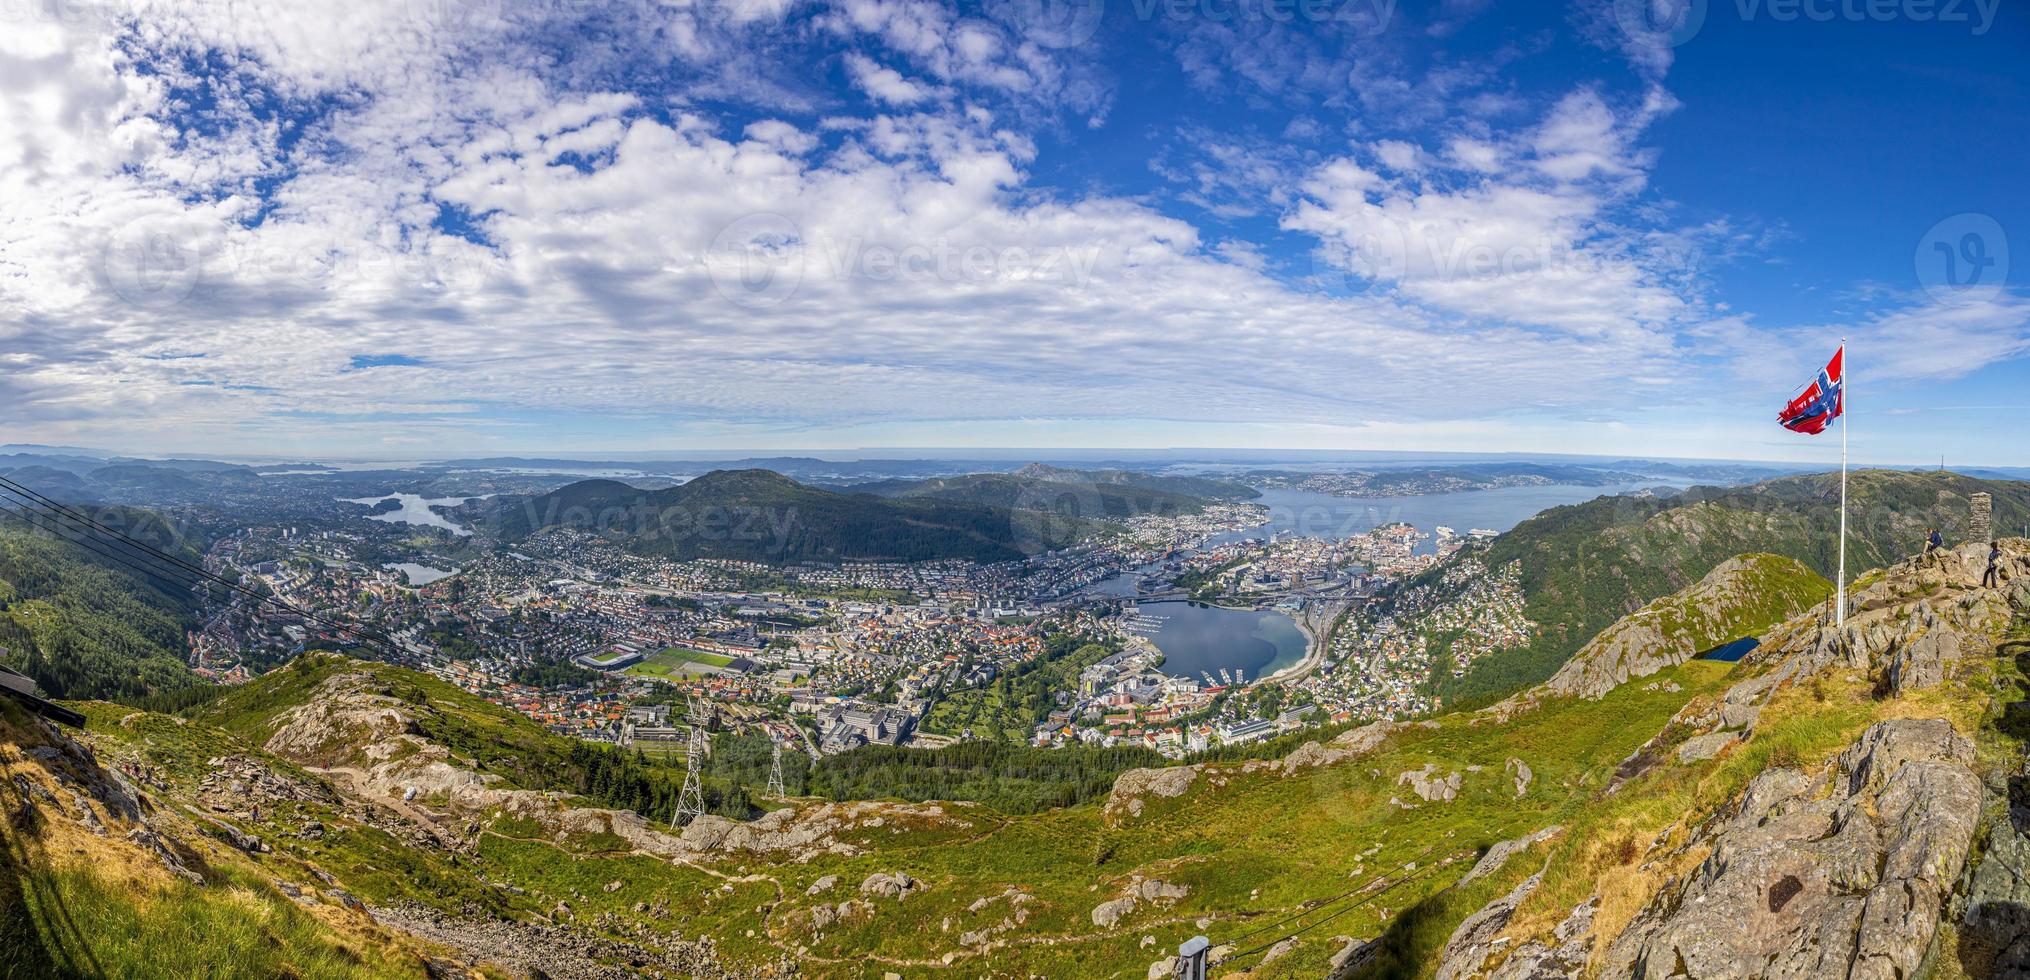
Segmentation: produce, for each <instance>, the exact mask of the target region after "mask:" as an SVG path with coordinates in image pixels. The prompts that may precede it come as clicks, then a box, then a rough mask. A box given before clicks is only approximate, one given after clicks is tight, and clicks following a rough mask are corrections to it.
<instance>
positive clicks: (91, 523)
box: [0, 476, 396, 648]
mask: <svg viewBox="0 0 2030 980" xmlns="http://www.w3.org/2000/svg"><path fill="white" fill-rule="evenodd" d="M0 491H7V492H11V493H12V494H13V495H14V496H16V497H20V498H24V499H27V500H30V501H32V502H33V503H34V504H39V505H40V506H42V507H44V508H46V509H48V510H51V511H54V512H56V513H58V514H61V515H63V516H65V517H68V518H70V519H71V520H72V521H74V522H76V523H79V524H82V525H85V526H86V527H90V528H92V529H94V530H97V531H98V532H100V533H101V534H104V535H107V536H109V537H111V538H113V539H115V540H117V541H119V542H121V543H124V544H127V545H129V546H130V547H134V548H139V549H141V550H142V551H144V552H146V553H148V554H150V555H153V556H155V557H156V558H158V559H160V560H161V561H165V562H168V563H170V564H171V565H173V566H175V567H177V568H179V569H182V570H185V571H188V572H189V573H190V574H192V575H195V576H198V577H200V578H203V579H205V580H207V581H210V582H215V583H217V584H219V585H221V586H223V587H225V588H227V589H230V590H232V591H234V592H237V593H239V594H241V595H244V596H246V597H248V598H250V599H253V600H255V601H256V602H265V603H268V604H270V605H273V606H276V607H278V608H280V609H283V610H285V611H287V612H291V613H295V614H296V615H299V616H302V617H304V618H305V619H307V620H310V621H312V622H315V623H318V624H320V625H323V626H325V627H326V628H327V629H335V630H341V631H344V632H347V633H351V634H353V635H355V636H358V637H360V638H362V639H367V640H374V641H376V642H380V643H384V644H387V645H389V646H390V647H391V648H393V647H395V646H396V644H395V641H394V639H393V638H392V637H389V636H387V635H386V634H379V633H376V632H374V631H369V630H362V629H359V628H358V627H354V626H350V625H348V624H345V623H341V622H338V621H336V620H331V619H327V618H325V617H322V616H319V615H317V614H315V613H312V612H310V611H308V610H306V609H302V608H299V607H297V606H296V605H294V604H292V603H290V602H287V601H285V600H283V599H281V598H279V597H277V596H274V595H267V594H263V593H261V592H259V591H256V590H254V589H249V588H246V587H245V586H242V585H239V584H237V583H234V582H232V581H229V580H227V579H226V578H224V577H223V576H220V575H218V574H216V573H214V572H212V571H211V570H210V569H207V568H205V567H203V566H202V565H198V564H195V563H193V562H190V561H188V560H186V559H184V558H182V557H181V556H178V555H174V554H171V553H169V552H166V551H163V550H162V549H160V548H157V547H155V546H154V545H151V544H149V543H147V542H146V541H141V540H139V539H136V538H134V537H132V536H131V535H128V534H127V533H126V532H124V531H120V530H118V529H116V528H111V527H107V526H106V525H104V524H101V523H99V522H98V521H96V520H93V519H92V518H91V517H89V516H86V515H84V514H80V513H78V512H77V511H75V510H72V509H70V508H68V507H65V506H64V505H62V504H60V503H57V502H56V501H54V500H52V499H50V498H49V497H47V496H45V495H43V494H41V493H38V492H36V491H35V490H33V489H31V488H29V487H26V486H24V485H23V484H21V483H18V482H16V481H14V480H11V479H9V478H7V477H4V476H0ZM185 587H186V588H187V587H188V586H185Z"/></svg>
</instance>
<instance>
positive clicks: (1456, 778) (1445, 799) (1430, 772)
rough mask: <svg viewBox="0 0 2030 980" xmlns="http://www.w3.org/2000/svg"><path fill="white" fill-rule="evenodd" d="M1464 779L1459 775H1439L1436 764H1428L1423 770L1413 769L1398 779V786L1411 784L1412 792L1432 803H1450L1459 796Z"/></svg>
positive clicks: (1454, 773)
mask: <svg viewBox="0 0 2030 980" xmlns="http://www.w3.org/2000/svg"><path fill="white" fill-rule="evenodd" d="M1462 778H1463V777H1461V776H1460V775H1459V774H1458V773H1456V772H1453V773H1446V774H1445V775H1443V776H1440V775H1438V766H1437V765H1436V764H1435V763H1431V764H1426V765H1425V766H1424V768H1422V769H1412V770H1410V771H1409V772H1406V773H1403V774H1402V775H1400V776H1397V777H1396V785H1398V786H1401V785H1403V784H1405V783H1407V784H1409V787H1410V791H1411V792H1413V793H1416V794H1417V795H1418V796H1421V797H1423V798H1424V799H1425V800H1426V801H1428V802H1431V803H1450V802H1452V800H1453V799H1454V798H1455V797H1457V796H1458V795H1459V786H1460V783H1461V781H1462Z"/></svg>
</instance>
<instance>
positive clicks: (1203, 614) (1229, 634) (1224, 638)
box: [1140, 600, 1310, 682]
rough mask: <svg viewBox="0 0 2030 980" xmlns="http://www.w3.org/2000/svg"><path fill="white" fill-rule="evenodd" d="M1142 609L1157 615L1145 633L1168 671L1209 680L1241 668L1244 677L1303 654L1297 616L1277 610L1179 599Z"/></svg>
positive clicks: (1264, 673)
mask: <svg viewBox="0 0 2030 980" xmlns="http://www.w3.org/2000/svg"><path fill="white" fill-rule="evenodd" d="M1140 608H1141V611H1142V614H1143V615H1145V616H1149V617H1151V618H1158V617H1160V618H1162V620H1163V625H1162V627H1161V628H1159V629H1158V630H1157V631H1156V632H1155V633H1153V634H1150V635H1149V639H1150V641H1151V642H1153V643H1155V644H1156V648H1157V649H1159V650H1161V651H1163V672H1164V673H1166V674H1169V675H1170V676H1172V677H1189V678H1192V679H1193V680H1197V681H1201V682H1202V681H1203V680H1204V678H1203V677H1201V676H1200V673H1201V672H1204V673H1209V674H1211V675H1212V676H1213V679H1214V681H1215V682H1217V681H1218V680H1219V670H1220V668H1221V667H1225V668H1227V669H1228V670H1241V671H1245V672H1246V674H1247V679H1248V680H1249V681H1255V680H1258V679H1260V678H1263V677H1266V676H1268V675H1269V674H1273V673H1275V672H1276V671H1279V670H1282V669H1283V668H1285V667H1288V666H1291V665H1292V664H1295V663H1297V662H1298V661H1300V660H1303V659H1304V650H1305V648H1306V646H1307V645H1308V644H1309V642H1310V641H1309V639H1308V638H1306V637H1305V635H1304V631H1303V630H1301V629H1298V628H1297V621H1296V620H1294V619H1291V618H1290V617H1288V616H1286V615H1284V614H1282V613H1279V612H1267V611H1264V612H1256V611H1254V610H1252V609H1225V608H1221V607H1219V606H1208V605H1204V604H1202V603H1196V602H1185V601H1182V600H1175V601H1166V602H1145V603H1142V604H1141V607H1140Z"/></svg>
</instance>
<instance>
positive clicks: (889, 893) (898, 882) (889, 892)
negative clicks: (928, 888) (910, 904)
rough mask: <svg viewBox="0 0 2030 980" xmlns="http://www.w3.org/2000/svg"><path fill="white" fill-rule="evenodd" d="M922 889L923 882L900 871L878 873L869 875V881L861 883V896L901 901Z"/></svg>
mask: <svg viewBox="0 0 2030 980" xmlns="http://www.w3.org/2000/svg"><path fill="white" fill-rule="evenodd" d="M922 887H923V883H922V882H919V881H917V880H916V879H915V878H911V877H910V876H908V875H906V874H903V873H901V872H899V871H898V872H886V871H877V872H875V873H874V874H871V875H868V876H867V880H865V881H862V882H860V894H862V895H873V896H875V897H877V898H892V899H895V900H897V901H901V900H902V899H905V898H908V897H909V896H910V895H912V894H914V893H915V892H916V891H918V890H919V889H921V888H922Z"/></svg>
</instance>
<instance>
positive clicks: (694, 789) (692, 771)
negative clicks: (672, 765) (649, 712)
mask: <svg viewBox="0 0 2030 980" xmlns="http://www.w3.org/2000/svg"><path fill="white" fill-rule="evenodd" d="M690 721H691V740H690V744H689V745H688V746H687V747H686V749H685V751H684V788H683V789H682V790H680V791H679V792H678V793H677V808H676V811H675V812H673V813H671V814H670V826H672V827H676V826H679V825H682V824H685V823H689V822H690V821H691V820H694V819H696V818H698V817H702V816H704V815H705V790H704V787H703V786H702V785H700V784H699V781H698V774H699V773H701V772H703V771H704V769H705V710H704V708H703V706H701V705H700V704H699V703H698V699H697V698H692V699H690Z"/></svg>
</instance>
